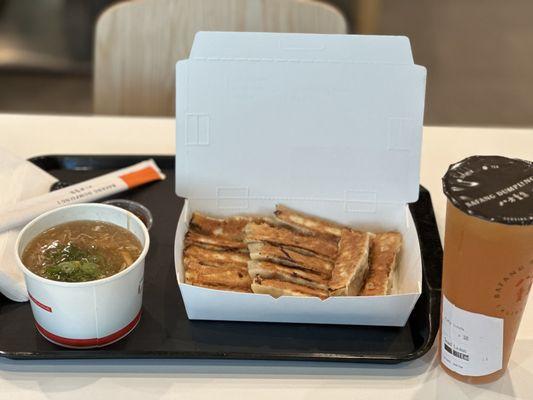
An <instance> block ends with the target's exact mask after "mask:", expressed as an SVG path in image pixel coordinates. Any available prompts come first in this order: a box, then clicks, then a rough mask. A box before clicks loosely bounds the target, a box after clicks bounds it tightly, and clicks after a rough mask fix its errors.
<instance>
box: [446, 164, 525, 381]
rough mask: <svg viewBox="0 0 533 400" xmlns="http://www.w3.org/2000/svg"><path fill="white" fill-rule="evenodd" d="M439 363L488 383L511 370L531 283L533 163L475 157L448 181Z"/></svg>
mask: <svg viewBox="0 0 533 400" xmlns="http://www.w3.org/2000/svg"><path fill="white" fill-rule="evenodd" d="M443 187H444V191H445V194H446V195H447V197H448V205H447V209H446V229H445V241H444V268H443V281H442V314H441V334H440V349H439V350H440V362H441V366H442V368H444V370H445V371H446V372H447V373H448V374H450V375H451V376H453V377H455V378H457V379H459V380H462V381H466V382H469V383H485V382H490V381H493V380H496V379H498V378H499V377H500V376H502V375H503V374H504V372H505V369H506V367H507V364H508V362H509V357H510V355H511V350H512V347H513V343H514V340H515V337H516V333H517V331H518V327H519V325H520V319H521V317H522V313H523V311H524V308H525V305H526V302H527V298H528V293H529V290H530V288H531V284H532V282H533V165H532V163H531V162H528V161H524V160H515V159H508V158H504V157H497V156H474V157H470V158H467V159H465V160H463V161H461V162H459V163H457V164H454V165H452V166H450V169H449V170H448V172H447V173H446V175H445V176H444V178H443Z"/></svg>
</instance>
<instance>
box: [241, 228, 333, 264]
mask: <svg viewBox="0 0 533 400" xmlns="http://www.w3.org/2000/svg"><path fill="white" fill-rule="evenodd" d="M244 230H245V236H244V241H245V242H246V243H254V242H270V243H276V244H280V245H286V246H292V247H298V248H302V249H304V250H308V251H312V252H313V253H316V254H320V255H322V256H325V257H328V258H330V259H334V258H335V256H336V255H337V244H336V243H334V242H332V241H328V240H326V239H324V238H319V237H314V236H306V235H302V234H299V233H296V232H293V231H292V230H290V229H287V228H282V227H278V226H270V225H268V224H265V223H261V224H257V223H249V224H248V225H246V228H245V229H244Z"/></svg>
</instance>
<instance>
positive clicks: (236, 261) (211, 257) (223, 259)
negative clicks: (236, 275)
mask: <svg viewBox="0 0 533 400" xmlns="http://www.w3.org/2000/svg"><path fill="white" fill-rule="evenodd" d="M183 257H184V262H185V263H186V264H187V262H188V261H187V260H195V261H198V262H199V263H201V264H204V265H210V266H214V267H229V266H233V267H239V268H247V267H248V261H249V260H250V257H248V255H247V254H246V253H239V252H237V251H231V250H227V251H216V250H211V249H206V248H204V247H201V246H197V245H191V246H189V247H187V248H186V249H185V251H184V252H183Z"/></svg>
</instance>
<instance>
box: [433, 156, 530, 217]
mask: <svg viewBox="0 0 533 400" xmlns="http://www.w3.org/2000/svg"><path fill="white" fill-rule="evenodd" d="M442 186H443V189H444V194H445V195H446V196H447V197H448V199H449V200H450V201H451V202H452V203H453V204H454V205H455V206H456V207H457V208H459V209H460V210H461V211H464V212H465V213H467V214H470V215H472V216H475V217H478V218H482V219H485V220H488V221H492V222H500V223H503V224H509V225H533V163H532V162H531V161H525V160H520V159H512V158H506V157H500V156H472V157H468V158H465V159H464V160H462V161H459V162H458V163H455V164H452V165H450V168H448V171H447V172H446V174H445V175H444V177H443V178H442Z"/></svg>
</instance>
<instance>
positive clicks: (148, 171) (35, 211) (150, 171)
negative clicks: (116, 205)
mask: <svg viewBox="0 0 533 400" xmlns="http://www.w3.org/2000/svg"><path fill="white" fill-rule="evenodd" d="M163 179H165V175H164V174H163V173H162V172H161V170H160V169H159V167H158V166H157V164H156V163H155V161H154V160H151V159H150V160H146V161H142V162H140V163H137V164H134V165H132V166H130V167H127V168H123V169H119V170H117V171H114V172H110V173H108V174H105V175H101V176H99V177H97V178H94V179H89V180H88V181H84V182H81V183H77V184H75V185H71V186H68V187H66V188H63V189H59V190H56V191H54V192H50V193H46V194H43V195H40V196H37V197H32V198H31V199H28V200H24V201H21V202H19V203H17V204H15V205H13V206H10V207H8V208H6V209H4V210H2V212H0V232H3V231H6V230H8V229H12V228H14V227H17V226H21V225H24V224H26V223H27V222H29V221H31V220H32V219H33V218H35V217H37V216H39V215H40V214H42V213H44V212H46V211H50V210H53V209H54V208H58V207H61V206H66V205H69V204H75V203H87V202H91V201H95V200H98V199H101V198H104V197H108V196H111V195H113V194H116V193H120V192H123V191H125V190H129V189H132V188H134V187H137V186H140V185H144V184H145V183H149V182H153V181H157V180H163Z"/></svg>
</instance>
